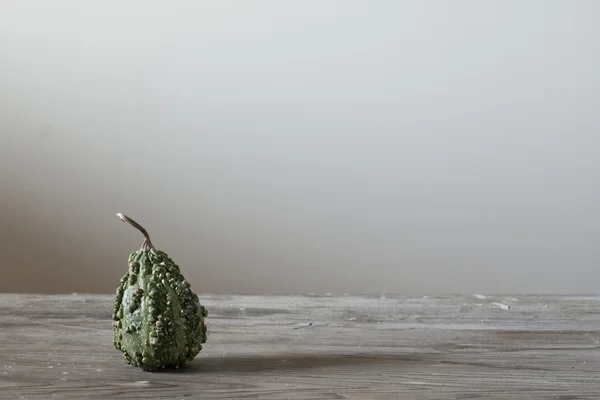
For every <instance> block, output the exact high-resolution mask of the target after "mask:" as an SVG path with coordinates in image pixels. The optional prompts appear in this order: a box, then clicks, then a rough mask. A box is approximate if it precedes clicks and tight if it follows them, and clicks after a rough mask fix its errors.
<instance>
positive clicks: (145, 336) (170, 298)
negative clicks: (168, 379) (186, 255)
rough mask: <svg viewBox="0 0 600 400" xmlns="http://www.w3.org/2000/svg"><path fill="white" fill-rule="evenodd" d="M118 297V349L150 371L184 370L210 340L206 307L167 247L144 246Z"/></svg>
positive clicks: (115, 322) (132, 256)
mask: <svg viewBox="0 0 600 400" xmlns="http://www.w3.org/2000/svg"><path fill="white" fill-rule="evenodd" d="M128 261H129V270H128V272H127V273H126V274H125V276H123V278H122V279H121V284H120V285H119V288H118V289H117V293H116V296H115V299H114V311H113V312H114V313H113V334H114V345H115V348H116V349H117V350H119V351H121V352H122V353H123V355H124V357H125V360H126V362H127V363H128V364H130V365H134V366H136V367H139V368H141V369H142V370H144V371H154V370H156V369H159V368H179V367H181V366H183V365H184V364H186V363H188V362H190V361H192V360H193V359H194V358H195V357H196V355H198V353H199V352H200V350H202V344H203V343H205V342H206V339H207V330H206V325H205V323H204V318H206V316H207V315H208V312H207V310H206V308H205V307H204V306H203V305H201V304H200V301H199V299H198V296H197V295H196V294H195V293H194V292H192V290H191V289H190V284H189V283H188V282H187V281H186V280H185V279H184V277H183V275H182V274H181V272H180V271H179V266H178V265H177V264H175V263H174V262H173V260H172V259H171V258H169V256H168V255H167V254H166V253H164V252H163V251H160V250H156V249H151V250H143V249H140V250H138V251H136V252H135V253H131V254H130V256H129V260H128Z"/></svg>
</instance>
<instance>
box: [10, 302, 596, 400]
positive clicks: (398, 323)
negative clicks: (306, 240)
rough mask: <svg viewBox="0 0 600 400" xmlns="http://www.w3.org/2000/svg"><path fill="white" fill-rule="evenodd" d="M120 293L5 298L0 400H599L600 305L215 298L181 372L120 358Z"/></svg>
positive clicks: (593, 303)
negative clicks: (199, 343)
mask: <svg viewBox="0 0 600 400" xmlns="http://www.w3.org/2000/svg"><path fill="white" fill-rule="evenodd" d="M112 299H113V296H112V295H81V294H72V295H56V296H37V295H9V294H6V295H0V399H83V398H103V399H142V398H149V399H198V398H201V399H230V398H246V399H418V400H425V399H427V400H434V399H439V400H442V399H452V400H455V399H556V400H582V399H599V398H600V359H599V356H600V352H599V348H600V297H594V296H587V297H585V296H483V295H465V296H430V297H428V296H395V297H393V296H392V297H390V296H388V297H386V298H383V297H368V296H341V297H335V296H327V295H324V296H318V295H308V296H217V295H202V294H200V299H201V302H202V304H204V305H205V306H206V307H207V308H208V310H209V316H208V318H207V320H206V323H207V325H208V341H207V343H206V344H205V346H204V349H203V350H202V351H201V353H200V354H199V355H198V357H197V358H196V359H195V360H194V361H193V362H192V363H190V364H189V365H188V366H186V367H185V368H181V369H177V370H160V371H158V372H144V371H141V370H139V369H137V368H135V367H132V366H129V365H126V364H125V362H124V359H123V356H122V354H121V353H120V352H118V351H117V350H116V349H115V348H114V347H113V339H112V320H111V312H112Z"/></svg>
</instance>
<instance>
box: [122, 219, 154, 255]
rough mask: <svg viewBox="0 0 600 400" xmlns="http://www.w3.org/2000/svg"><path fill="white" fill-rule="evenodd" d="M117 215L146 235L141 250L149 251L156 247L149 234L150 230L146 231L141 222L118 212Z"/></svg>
mask: <svg viewBox="0 0 600 400" xmlns="http://www.w3.org/2000/svg"><path fill="white" fill-rule="evenodd" d="M117 217H119V218H121V221H124V222H127V223H128V224H129V225H131V226H133V227H134V228H136V229H137V230H138V231H140V232H142V235H144V243H143V244H142V247H141V250H144V251H149V250H152V249H154V246H153V245H152V242H151V241H150V235H148V231H146V230H145V229H144V227H142V226H141V225H140V224H138V223H137V222H135V221H134V220H132V219H131V218H129V217H128V216H127V215H124V214H121V213H117Z"/></svg>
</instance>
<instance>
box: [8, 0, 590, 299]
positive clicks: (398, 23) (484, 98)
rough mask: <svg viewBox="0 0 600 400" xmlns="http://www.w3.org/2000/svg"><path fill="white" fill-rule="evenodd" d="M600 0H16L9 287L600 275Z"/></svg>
mask: <svg viewBox="0 0 600 400" xmlns="http://www.w3.org/2000/svg"><path fill="white" fill-rule="evenodd" d="M599 12H600V2H598V1H593V0H591V1H575V0H569V1H549V0H546V1H532V0H527V1H526V0H519V1H510V0H509V1H491V0H488V1H480V0H477V1H476V0H473V1H461V0H453V1H422V0H419V1H416V0H415V1H313V0H303V1H295V2H294V1H263V0H260V1H247V2H241V1H237V2H236V1H203V2H198V1H191V0H190V1H181V0H180V1H176V2H164V1H162V2H158V1H156V2H152V1H144V2H142V1H138V2H134V1H131V2H122V1H102V2H100V1H96V2H82V1H75V0H73V1H63V0H55V1H52V2H47V1H26V0H18V1H17V0H14V1H13V0H11V1H8V0H7V1H3V2H2V9H1V12H0V49H1V51H0V134H1V136H0V137H1V141H0V185H1V186H0V205H1V206H2V209H1V213H0V227H1V229H0V268H1V270H2V279H0V291H5V292H6V291H9V292H17V291H22V292H74V291H75V292H86V291H88V292H112V291H113V290H114V289H115V288H116V286H117V283H118V280H119V279H120V277H121V276H122V274H124V272H125V271H126V268H127V265H126V259H127V256H128V254H129V253H130V252H132V251H134V250H136V249H137V248H138V247H139V246H140V245H141V243H142V236H141V234H139V233H138V232H137V231H135V230H134V229H133V228H130V227H128V226H127V225H125V224H124V223H122V222H121V221H120V220H119V219H118V218H117V217H116V215H115V214H116V213H117V212H123V213H125V214H128V215H130V216H131V217H133V218H134V219H136V220H138V221H139V222H140V223H142V225H144V226H145V227H146V228H147V229H148V230H149V231H150V233H151V235H152V239H153V242H154V244H155V245H156V246H157V247H159V248H161V249H163V250H164V251H166V252H167V253H169V254H170V255H171V256H172V257H173V258H174V259H175V261H177V262H178V263H179V264H180V266H181V268H182V270H183V271H184V274H185V275H186V276H187V277H188V279H189V280H190V282H191V283H192V287H193V288H194V289H196V290H198V291H199V292H214V293H224V292H242V293H292V292H296V293H297V292H300V293H306V292H333V293H344V292H373V293H391V292H402V293H411V292H421V293H437V292H470V293H473V292H475V293H489V292H504V293H523V292H525V293H542V292H546V293H548V292H550V293H557V292H577V293H583V292H597V290H598V285H599V283H598V282H599V275H600V272H599V271H600V263H599V261H600V250H599V246H598V240H599V238H600V217H599V214H598V205H599V204H600V179H599V172H600V151H599V148H600V132H599V128H600V112H599V108H598V106H599V104H600V102H599V100H600V30H599V28H598V15H600V13H599Z"/></svg>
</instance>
